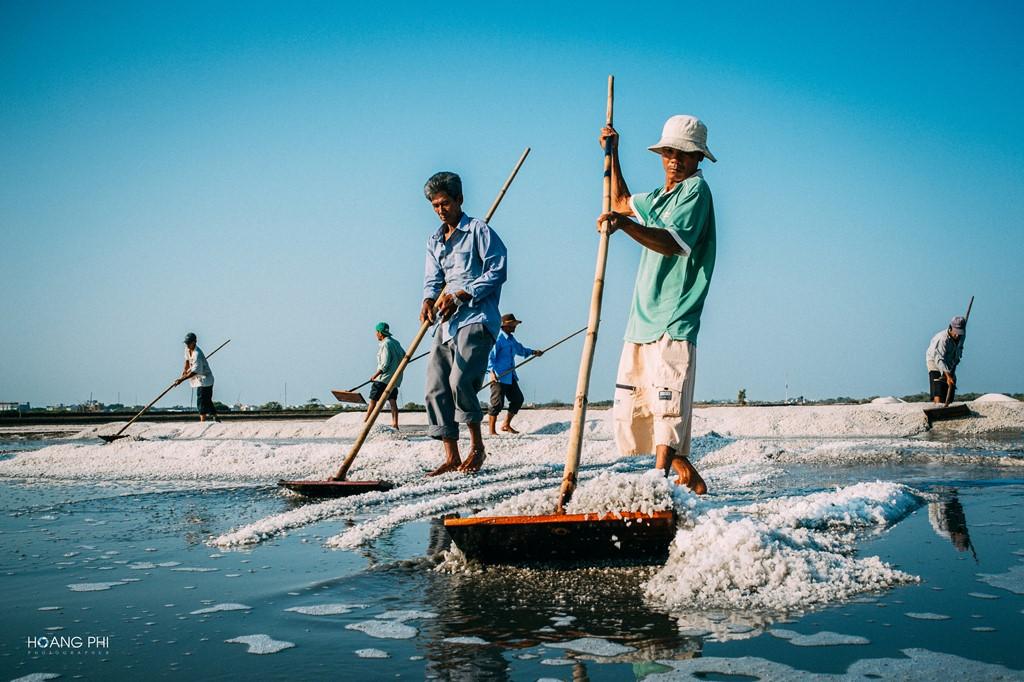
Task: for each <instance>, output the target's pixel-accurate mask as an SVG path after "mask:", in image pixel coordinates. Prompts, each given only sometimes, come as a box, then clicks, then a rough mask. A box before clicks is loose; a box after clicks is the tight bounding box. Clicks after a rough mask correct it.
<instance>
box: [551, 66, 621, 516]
mask: <svg viewBox="0 0 1024 682" xmlns="http://www.w3.org/2000/svg"><path fill="white" fill-rule="evenodd" d="M614 101H615V76H608V107H607V116H606V117H605V121H606V123H607V125H609V126H611V125H612V113H613V104H614ZM602 207H603V209H604V210H603V211H602V213H608V212H609V211H611V210H612V141H611V138H610V137H609V138H607V139H606V140H605V142H604V200H603V204H602ZM607 263H608V222H607V221H605V222H604V223H602V225H601V233H600V237H599V238H598V242H597V267H596V268H595V271H594V288H593V291H592V292H591V295H590V318H589V319H588V321H587V336H586V338H585V340H584V341H583V356H582V357H581V358H580V372H579V376H578V377H577V379H576V400H575V402H574V403H573V412H572V428H571V429H570V431H569V446H568V448H567V450H566V453H565V471H564V473H563V474H562V488H561V491H560V492H559V495H558V510H557V511H558V513H559V514H564V513H565V505H566V504H568V503H569V500H570V499H572V494H573V492H574V491H575V490H576V471H577V470H578V469H579V465H580V452H581V451H582V450H583V422H584V421H585V420H586V417H587V392H588V390H589V389H590V370H591V369H592V368H593V366H594V348H595V346H597V329H598V327H599V326H600V324H601V299H602V298H603V296H604V271H605V266H606V265H607Z"/></svg>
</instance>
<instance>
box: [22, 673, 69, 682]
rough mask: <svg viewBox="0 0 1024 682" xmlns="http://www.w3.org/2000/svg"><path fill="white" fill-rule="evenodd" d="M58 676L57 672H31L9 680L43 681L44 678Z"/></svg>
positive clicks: (23, 681)
mask: <svg viewBox="0 0 1024 682" xmlns="http://www.w3.org/2000/svg"><path fill="white" fill-rule="evenodd" d="M58 677H60V674H59V673H31V674H29V675H23V676H21V677H16V678H14V679H13V680H11V682H45V681H46V680H55V679H57V678H58Z"/></svg>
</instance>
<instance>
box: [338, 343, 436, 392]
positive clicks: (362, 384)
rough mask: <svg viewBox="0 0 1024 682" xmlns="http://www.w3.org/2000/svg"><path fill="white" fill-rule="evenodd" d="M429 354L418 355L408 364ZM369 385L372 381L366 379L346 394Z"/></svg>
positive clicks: (425, 352) (426, 352) (427, 352)
mask: <svg viewBox="0 0 1024 682" xmlns="http://www.w3.org/2000/svg"><path fill="white" fill-rule="evenodd" d="M429 354H430V351H424V352H423V353H420V354H419V355H417V356H416V357H414V358H412V359H411V360H409V364H412V363H414V362H416V361H417V360H419V359H420V358H422V357H426V356H427V355H429ZM370 383H373V379H367V380H366V381H364V382H363V383H361V384H359V385H358V386H354V387H352V388H350V389H348V391H347V393H355V392H356V391H358V390H359V389H361V388H362V387H363V386H365V385H367V384H370Z"/></svg>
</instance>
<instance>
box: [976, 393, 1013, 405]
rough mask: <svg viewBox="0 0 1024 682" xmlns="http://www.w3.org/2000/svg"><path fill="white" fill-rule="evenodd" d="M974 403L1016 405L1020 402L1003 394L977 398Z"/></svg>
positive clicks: (987, 394)
mask: <svg viewBox="0 0 1024 682" xmlns="http://www.w3.org/2000/svg"><path fill="white" fill-rule="evenodd" d="M972 402H976V403H1016V402H1019V401H1018V400H1017V399H1016V398H1011V397H1010V396H1008V395H1004V394H1002V393H986V394H985V395H980V396H978V397H977V398H975V399H974V400H973V401H972Z"/></svg>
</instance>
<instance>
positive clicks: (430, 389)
mask: <svg viewBox="0 0 1024 682" xmlns="http://www.w3.org/2000/svg"><path fill="white" fill-rule="evenodd" d="M493 345H494V337H493V336H491V333H490V332H489V331H487V327H485V326H484V325H482V324H468V325H466V326H465V327H462V328H461V329H459V331H458V332H457V333H456V334H455V336H454V337H453V338H451V339H449V340H448V342H447V343H441V332H440V330H438V332H437V334H436V335H435V337H434V347H433V348H431V349H430V356H429V357H428V358H427V385H426V396H425V398H424V401H425V402H426V406H427V423H428V424H429V426H428V427H427V435H428V436H430V437H431V438H439V439H443V440H453V439H457V438H458V437H459V424H479V423H480V422H481V421H483V418H484V411H483V408H481V407H480V399H479V398H478V397H477V393H479V392H480V387H482V386H483V385H484V374H485V373H486V372H487V356H488V355H489V354H490V352H491V347H492V346H493Z"/></svg>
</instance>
